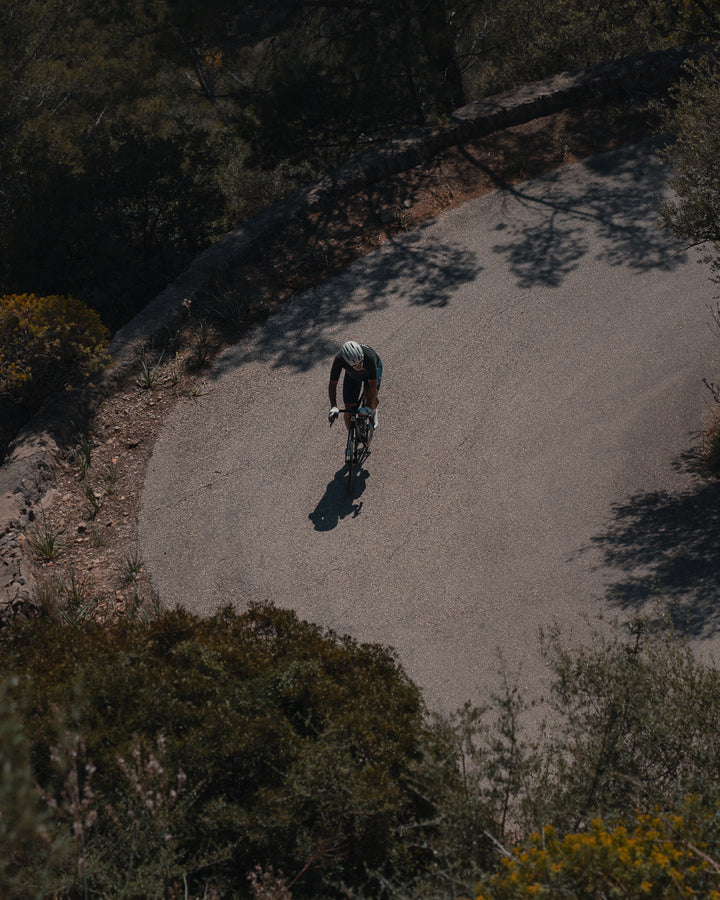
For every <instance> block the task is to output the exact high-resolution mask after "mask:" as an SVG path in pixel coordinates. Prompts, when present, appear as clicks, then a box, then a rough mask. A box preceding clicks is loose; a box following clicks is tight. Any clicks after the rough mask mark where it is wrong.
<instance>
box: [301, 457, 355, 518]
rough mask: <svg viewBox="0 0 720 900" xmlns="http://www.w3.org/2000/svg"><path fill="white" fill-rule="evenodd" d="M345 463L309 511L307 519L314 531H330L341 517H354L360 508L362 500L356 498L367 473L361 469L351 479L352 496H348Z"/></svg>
mask: <svg viewBox="0 0 720 900" xmlns="http://www.w3.org/2000/svg"><path fill="white" fill-rule="evenodd" d="M347 477H348V476H347V465H344V466H343V467H342V468H341V469H338V471H337V472H336V473H335V477H334V478H333V480H332V481H331V482H330V484H328V486H327V488H326V489H325V494H324V495H323V497H322V498H321V500H320V502H319V503H318V505H317V506H316V507H315V509H314V510H313V511H312V512H311V513H310V515H309V516H308V519H310V521H311V522H312V523H313V525H314V526H315V531H331V530H332V529H333V528H335V527H336V526H337V524H338V523H339V522H340V520H341V519H345V518H347V516H352V517H353V518H356V517H357V516H359V515H360V511H361V510H362V501H360V502H358V498H359V497H360V496H361V495H362V493H363V491H364V490H365V484H366V482H367V478H368V473H367V472H366V471H365V469H361V471H359V472H358V473H357V474H356V475H355V477H354V479H353V488H354V489H353V496H352V497H350V496H348V489H347Z"/></svg>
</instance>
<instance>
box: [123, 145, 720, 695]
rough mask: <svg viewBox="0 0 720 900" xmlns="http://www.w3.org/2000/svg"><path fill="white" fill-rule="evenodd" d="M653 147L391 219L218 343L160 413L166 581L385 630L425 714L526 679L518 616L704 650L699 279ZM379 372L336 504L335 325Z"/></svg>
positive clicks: (190, 592) (160, 576)
mask: <svg viewBox="0 0 720 900" xmlns="http://www.w3.org/2000/svg"><path fill="white" fill-rule="evenodd" d="M663 190H664V172H663V169H662V167H661V165H660V163H659V162H658V160H657V159H656V157H655V156H654V155H653V153H652V150H651V147H650V145H648V144H646V145H641V146H638V147H634V148H630V149H626V150H623V151H617V152H613V153H609V154H603V155H601V156H598V157H595V158H592V159H590V160H587V161H586V162H584V163H581V164H577V165H573V166H570V167H567V168H564V169H562V170H560V171H558V172H555V173H552V174H549V175H547V176H545V177H542V178H539V179H537V180H536V181H533V182H530V183H526V184H523V185H520V186H517V187H514V188H512V189H507V190H497V191H495V192H494V193H492V194H490V195H487V196H485V197H483V198H481V199H478V200H475V201H472V202H468V203H466V204H465V205H463V206H462V207H460V208H458V209H455V210H453V211H451V212H449V213H447V214H444V215H442V216H440V217H439V218H438V219H436V220H434V221H433V222H431V223H429V224H427V225H425V226H423V227H420V228H418V229H416V230H414V231H412V232H409V233H407V234H404V235H402V236H401V237H398V238H393V239H392V240H391V241H388V242H387V243H386V244H385V245H384V246H382V247H381V248H380V249H379V250H377V251H376V252H374V253H373V254H371V255H370V256H368V257H366V258H363V259H361V260H359V261H358V262H356V263H355V264H354V265H353V266H352V267H351V268H350V269H349V270H348V271H347V272H346V273H345V274H343V275H341V276H340V277H337V278H335V279H333V280H331V281H329V282H327V283H325V284H323V285H321V286H320V287H319V288H317V289H316V290H313V291H311V292H308V293H307V294H305V295H304V296H302V297H301V298H299V299H297V300H296V301H295V302H293V303H292V304H291V305H290V306H288V307H287V308H286V309H285V310H283V311H282V312H281V313H280V314H278V315H277V316H276V317H274V318H273V319H272V320H271V321H269V322H267V323H265V324H264V325H262V326H261V327H258V328H257V329H256V330H255V332H254V333H253V334H252V335H251V336H250V338H249V339H248V340H245V341H243V342H242V343H241V344H239V345H238V346H236V347H234V348H232V349H230V350H228V351H227V352H226V353H225V354H224V356H223V357H222V358H221V359H220V361H219V363H218V364H217V365H216V367H215V368H214V370H213V371H212V373H211V374H210V376H209V377H208V378H207V379H206V382H205V384H204V394H203V396H202V397H201V398H200V399H199V400H197V401H194V402H193V401H188V402H187V403H184V404H181V405H180V406H179V407H177V408H176V410H175V411H174V412H173V414H172V415H171V416H170V417H169V419H168V421H167V422H166V424H165V426H164V428H163V431H162V432H161V435H160V437H159V439H158V441H157V445H156V447H155V450H154V454H153V457H152V460H151V463H150V466H149V469H148V472H147V477H146V484H145V489H144V494H143V501H142V510H141V516H140V550H141V553H142V555H143V557H144V559H145V563H146V567H147V569H148V571H149V572H150V574H151V577H152V580H153V582H154V584H155V586H156V588H157V589H158V591H159V592H160V596H161V599H162V600H163V601H164V602H165V603H166V604H169V605H174V604H175V603H181V604H183V605H184V606H186V607H188V608H189V609H191V610H194V611H197V612H200V613H210V612H212V611H213V610H214V609H216V608H217V607H218V606H221V605H225V604H227V603H233V604H235V605H237V606H238V607H239V608H242V607H243V606H244V604H246V602H247V601H248V600H251V599H262V598H265V599H271V600H273V601H274V602H275V603H276V604H278V605H281V606H287V607H291V608H293V609H295V610H296V611H297V612H298V614H299V615H300V616H301V617H303V618H307V619H309V620H311V621H314V622H317V623H319V624H322V625H325V626H329V627H331V628H333V629H335V630H336V631H338V632H343V633H348V634H351V635H353V636H354V637H356V638H358V639H360V640H363V641H377V642H381V643H383V644H389V645H392V646H393V647H395V648H396V650H397V652H398V654H399V658H400V660H401V661H402V663H403V664H404V666H405V667H406V670H407V671H408V673H409V675H410V676H411V677H412V678H413V679H414V680H415V681H416V682H417V683H418V684H420V685H421V687H422V688H423V690H424V692H425V696H426V699H427V701H428V704H429V705H430V707H431V708H436V709H441V710H444V711H448V710H452V709H454V708H456V707H457V706H459V705H460V704H461V703H462V702H464V701H465V700H466V699H474V700H479V699H481V698H482V697H483V696H485V695H486V693H487V691H488V690H490V689H493V688H495V687H496V686H497V685H498V683H499V677H500V675H499V672H500V668H501V666H500V662H499V660H500V658H502V660H503V665H504V666H506V667H507V668H508V669H509V670H510V671H511V672H519V673H520V677H521V679H522V680H525V681H527V682H529V683H535V682H539V681H540V679H541V671H542V664H541V661H540V654H539V644H538V629H539V628H540V627H541V626H542V627H545V628H547V627H549V626H551V625H552V624H553V623H554V622H558V623H559V624H561V625H562V626H563V627H564V628H565V629H566V630H567V631H568V632H569V633H571V634H573V635H576V636H578V637H579V638H580V639H582V638H583V636H584V635H585V634H586V632H587V628H588V625H587V623H586V619H590V620H592V619H593V618H594V617H595V616H597V615H605V616H612V615H614V614H617V615H618V616H621V617H622V616H626V615H629V614H632V613H634V612H638V611H641V610H642V611H645V612H649V613H650V614H651V615H656V614H658V613H659V612H661V611H662V609H664V608H666V607H667V606H668V605H672V608H673V610H674V614H675V616H676V619H677V620H678V621H681V622H682V623H683V626H684V627H686V628H687V629H688V630H689V631H690V633H691V635H692V636H693V638H694V639H695V640H697V641H698V642H700V643H701V644H702V646H703V647H704V648H709V649H714V647H715V641H716V632H718V626H719V625H720V608H718V606H717V603H716V601H717V595H718V590H717V572H718V570H719V568H720V565H719V564H720V547H719V545H718V542H717V540H716V535H717V533H718V524H719V522H718V519H719V518H720V502H718V501H719V500H720V495H719V492H718V487H717V486H716V484H715V483H714V482H710V481H705V480H703V479H702V477H700V476H698V475H696V474H694V473H693V467H692V457H693V450H694V448H695V447H696V446H697V439H698V432H699V431H700V429H701V427H702V426H703V424H705V423H706V422H707V419H708V417H709V415H710V412H711V408H712V402H711V398H710V395H709V393H708V391H707V390H706V389H705V388H704V386H703V384H702V379H703V378H704V377H709V378H713V377H714V374H715V372H716V371H717V364H718V350H719V349H720V341H719V340H718V336H717V335H714V334H713V333H712V331H711V329H710V328H709V323H710V321H711V316H710V311H709V307H710V304H711V302H712V297H713V286H712V284H711V283H710V282H709V280H708V270H707V268H706V267H704V266H702V265H700V264H698V257H697V255H696V254H695V252H687V253H686V252H683V251H682V250H681V249H680V248H679V247H678V246H677V245H675V244H673V243H671V242H670V241H669V240H668V239H667V237H666V236H665V235H664V234H663V233H662V232H661V231H660V230H659V228H658V227H657V224H656V220H657V212H656V197H657V195H658V193H660V192H662V191H663ZM347 338H354V339H356V340H359V341H362V342H364V343H369V344H371V345H372V346H374V347H375V348H376V349H377V350H378V351H379V353H380V354H381V356H382V359H383V363H384V375H383V385H382V391H381V397H382V402H381V406H380V421H379V429H378V433H377V436H376V439H375V442H374V447H373V453H372V456H371V458H370V460H369V462H368V464H367V477H366V478H364V479H363V480H362V481H361V483H360V485H359V492H358V496H356V498H355V499H354V500H352V501H351V500H350V499H348V498H347V497H346V496H345V493H344V491H345V485H344V481H343V475H344V468H343V460H342V450H343V433H342V430H341V428H340V427H338V426H337V425H336V426H335V427H334V428H333V429H329V428H328V426H327V422H326V412H327V406H328V404H327V378H328V374H329V367H330V361H331V359H332V356H333V355H334V353H335V352H336V350H337V347H338V345H339V344H340V343H342V341H344V340H345V339H347Z"/></svg>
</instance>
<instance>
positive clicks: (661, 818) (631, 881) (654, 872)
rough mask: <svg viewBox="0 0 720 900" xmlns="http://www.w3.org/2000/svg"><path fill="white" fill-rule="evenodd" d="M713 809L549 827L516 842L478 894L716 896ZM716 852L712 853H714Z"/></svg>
mask: <svg viewBox="0 0 720 900" xmlns="http://www.w3.org/2000/svg"><path fill="white" fill-rule="evenodd" d="M719 824H720V819H719V816H718V812H717V811H708V810H704V809H702V807H699V808H696V807H695V804H693V803H691V804H688V805H687V807H686V808H685V809H684V810H683V815H664V814H660V813H655V814H652V815H641V814H637V815H634V816H633V817H632V818H631V819H630V820H629V821H627V822H622V821H621V822H618V823H616V824H614V825H610V824H607V823H605V822H603V821H602V819H594V820H593V821H592V822H591V823H590V824H589V826H588V828H587V829H586V830H584V831H583V832H579V833H571V834H566V835H564V836H561V835H558V834H557V833H556V832H555V829H553V828H552V827H547V828H545V829H544V830H543V831H542V833H538V834H535V835H533V836H532V837H531V839H530V840H529V842H528V843H527V844H526V845H525V846H522V847H516V848H513V850H512V851H511V852H509V853H508V855H507V856H505V857H504V858H503V860H502V863H501V865H500V867H499V871H498V872H497V873H495V875H493V876H492V877H491V878H489V879H487V880H486V882H485V884H483V885H482V886H481V887H479V888H478V889H477V890H476V892H475V900H511V898H512V900H520V898H522V897H547V898H552V897H608V898H609V897H618V898H620V897H648V898H663V900H666V898H673V897H676V898H683V897H695V896H699V897H706V898H714V900H720V890H718V861H717V860H718V858H719V857H718V851H720V842H719V838H720V833H719V831H718V825H719ZM713 854H714V856H713Z"/></svg>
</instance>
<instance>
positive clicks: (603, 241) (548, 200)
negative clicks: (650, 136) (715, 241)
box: [493, 141, 687, 289]
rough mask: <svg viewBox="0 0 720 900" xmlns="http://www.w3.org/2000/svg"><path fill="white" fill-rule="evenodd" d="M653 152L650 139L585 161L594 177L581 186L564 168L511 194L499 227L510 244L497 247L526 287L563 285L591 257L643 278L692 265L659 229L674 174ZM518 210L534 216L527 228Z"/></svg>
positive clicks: (588, 173)
mask: <svg viewBox="0 0 720 900" xmlns="http://www.w3.org/2000/svg"><path fill="white" fill-rule="evenodd" d="M653 147H654V144H653V143H652V142H650V141H646V142H643V143H642V144H639V145H636V146H634V147H630V148H625V149H623V150H615V151H611V152H610V153H603V154H600V155H599V156H595V157H592V158H591V159H589V160H586V161H585V162H584V163H583V166H584V169H585V172H586V177H582V178H579V179H576V180H570V179H567V178H566V177H564V175H563V170H560V171H557V172H554V173H552V174H550V175H547V176H544V177H542V178H539V179H537V180H535V181H533V182H530V183H529V184H526V185H520V186H519V187H507V188H506V189H505V208H506V210H507V221H506V222H503V223H501V224H500V225H499V226H498V228H497V230H498V232H499V233H501V234H502V235H503V240H502V241H500V242H498V243H497V244H496V245H495V246H494V247H493V249H494V251H495V252H496V253H498V254H500V255H502V256H504V257H505V258H506V259H507V262H508V266H509V268H510V271H511V272H512V273H513V274H514V276H515V278H516V279H517V282H518V286H519V287H521V288H524V289H527V288H532V287H534V286H545V287H557V286H558V285H560V284H561V283H562V282H563V281H564V279H565V278H566V277H567V276H568V275H569V274H570V273H571V272H572V271H573V270H575V269H576V268H578V266H579V265H580V263H581V261H582V259H583V258H585V257H586V256H588V255H589V254H591V253H592V254H594V256H595V258H597V259H599V260H602V261H605V262H607V263H608V264H609V265H611V266H626V267H628V268H631V269H636V270H637V271H639V272H642V271H648V270H651V269H659V270H661V271H667V272H671V271H673V270H674V269H675V268H677V267H678V266H679V265H681V264H682V263H684V262H685V261H686V259H687V254H686V253H685V251H684V250H683V249H682V248H680V247H679V245H678V244H677V243H676V242H673V241H672V240H671V239H670V238H669V237H668V235H667V234H665V233H664V232H663V231H662V230H661V228H660V226H659V224H658V220H659V213H658V198H659V196H660V195H661V193H662V192H663V190H664V185H665V179H666V175H667V170H666V168H665V166H664V165H663V164H662V163H661V161H660V160H659V159H658V158H657V157H656V156H654V155H653V153H652V150H653ZM605 176H612V177H605ZM516 204H520V205H521V206H522V207H524V208H525V210H526V212H525V213H523V216H522V223H521V224H516V223H515V222H514V221H513V220H517V219H518V211H517V207H516ZM528 211H529V216H530V217H531V219H532V221H530V222H528V221H527V219H528Z"/></svg>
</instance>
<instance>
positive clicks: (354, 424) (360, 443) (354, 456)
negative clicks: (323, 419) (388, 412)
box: [330, 396, 374, 497]
mask: <svg viewBox="0 0 720 900" xmlns="http://www.w3.org/2000/svg"><path fill="white" fill-rule="evenodd" d="M363 399H364V396H363V397H361V398H360V400H359V401H358V405H357V407H355V408H353V409H340V410H338V413H349V414H350V428H349V429H348V439H347V445H346V447H345V460H346V462H347V466H348V494H349V495H350V496H351V497H352V495H353V475H354V474H355V473H356V472H357V471H358V470H359V469H360V466H361V465H362V464H363V463H364V462H365V460H366V459H367V458H368V456H369V455H370V441H371V440H372V436H373V431H374V428H373V424H372V421H371V416H369V415H366V414H361V413H360V408H361V407H362V401H363ZM334 421H335V420H334V419H333V420H332V421H331V422H330V425H332V424H333V422H334Z"/></svg>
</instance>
